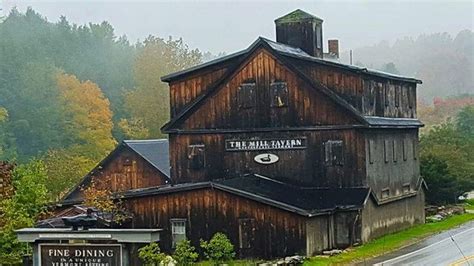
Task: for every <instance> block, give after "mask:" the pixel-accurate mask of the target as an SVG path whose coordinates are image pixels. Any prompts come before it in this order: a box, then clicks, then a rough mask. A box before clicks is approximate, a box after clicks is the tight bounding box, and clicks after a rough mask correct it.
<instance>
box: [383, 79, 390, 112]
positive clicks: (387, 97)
mask: <svg viewBox="0 0 474 266" xmlns="http://www.w3.org/2000/svg"><path fill="white" fill-rule="evenodd" d="M384 86H385V106H388V105H389V104H390V84H387V83H385V84H384Z"/></svg>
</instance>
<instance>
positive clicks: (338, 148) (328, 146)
mask: <svg viewBox="0 0 474 266" xmlns="http://www.w3.org/2000/svg"><path fill="white" fill-rule="evenodd" d="M324 154H325V160H324V161H325V163H326V165H328V166H341V165H344V152H343V143H342V140H328V141H326V142H325V143H324Z"/></svg>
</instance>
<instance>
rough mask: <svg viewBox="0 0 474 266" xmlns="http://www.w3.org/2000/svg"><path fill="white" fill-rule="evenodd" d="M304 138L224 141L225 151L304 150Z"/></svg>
mask: <svg viewBox="0 0 474 266" xmlns="http://www.w3.org/2000/svg"><path fill="white" fill-rule="evenodd" d="M305 148H306V138H288V139H247V140H226V141H225V150H226V151H261V150H294V149H305Z"/></svg>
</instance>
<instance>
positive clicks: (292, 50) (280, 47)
mask: <svg viewBox="0 0 474 266" xmlns="http://www.w3.org/2000/svg"><path fill="white" fill-rule="evenodd" d="M258 48H265V49H266V50H268V51H269V52H270V53H271V54H273V55H274V56H275V57H276V58H277V59H278V60H280V61H282V63H283V64H284V65H285V66H286V67H288V68H289V69H290V70H291V71H293V72H295V73H296V74H297V75H298V76H299V77H300V78H302V79H303V80H304V81H305V82H306V83H308V84H309V85H310V86H311V87H313V88H314V89H317V90H319V91H320V92H322V93H323V94H325V95H326V96H328V97H329V98H330V99H331V100H333V101H334V102H336V103H337V104H338V105H339V106H341V107H343V108H344V109H346V111H348V112H349V113H350V114H352V115H354V117H355V118H356V120H358V121H359V122H361V123H362V124H363V125H367V126H379V125H378V124H377V123H375V124H372V123H371V122H372V121H374V120H368V119H366V117H365V116H364V115H362V114H361V112H359V111H358V110H357V109H356V108H355V107H354V106H352V105H351V104H350V103H348V102H347V101H346V100H345V99H343V98H342V97H341V96H339V95H338V94H337V93H336V92H334V91H333V90H331V89H329V88H328V87H326V86H325V85H324V84H322V83H320V82H317V81H315V80H313V79H311V78H310V77H308V76H307V75H306V74H305V73H304V72H303V71H302V70H300V69H299V67H298V66H297V65H296V64H295V63H293V62H292V61H291V60H288V59H295V58H296V59H299V60H306V61H311V62H316V63H321V64H325V65H331V66H336V67H341V68H345V69H346V70H350V71H357V72H361V73H365V74H368V75H376V76H383V77H386V78H391V79H403V80H404V81H409V82H415V83H418V82H420V83H421V81H419V80H416V79H412V78H405V77H401V76H397V75H391V74H387V73H383V72H379V71H373V70H370V71H369V70H368V69H366V68H361V67H357V66H349V65H344V64H340V63H335V62H332V61H327V60H324V59H319V58H315V57H313V56H310V55H308V54H307V53H306V52H304V51H303V50H301V49H300V48H296V47H292V46H289V45H285V44H281V43H277V42H273V41H270V40H268V39H265V38H262V37H259V38H258V39H257V40H256V41H255V42H254V43H252V45H250V46H249V47H248V48H247V49H246V50H244V51H242V52H239V53H236V54H234V55H231V56H228V59H227V60H229V58H234V59H235V58H238V60H237V61H236V63H235V64H234V65H233V66H232V67H230V68H229V69H228V70H227V71H226V73H225V74H224V75H223V76H222V77H221V78H220V79H219V80H217V81H216V82H215V83H214V84H212V85H211V86H210V88H209V89H207V90H206V91H205V92H204V93H202V94H201V95H199V96H198V97H196V98H195V99H194V100H193V101H191V102H190V103H189V104H188V105H187V106H186V107H185V108H183V109H182V110H181V112H179V113H178V114H177V115H175V116H174V117H173V118H172V119H171V120H170V121H169V122H168V123H166V124H165V125H164V126H163V127H162V128H161V130H162V131H163V132H164V133H171V130H172V129H173V128H175V127H176V126H177V125H178V123H179V122H180V121H181V120H184V119H185V118H186V117H188V116H189V115H190V114H191V113H192V111H193V110H195V109H196V108H197V107H198V106H199V105H200V104H202V102H203V101H204V99H206V98H207V97H208V96H210V95H212V94H213V93H214V92H216V91H217V90H218V89H219V88H220V87H221V86H222V85H224V84H225V83H226V82H228V81H229V80H230V78H231V77H232V74H233V73H234V72H235V71H237V70H238V69H239V66H240V65H241V63H242V62H243V61H245V60H246V59H248V58H249V57H250V56H251V55H252V53H253V52H254V51H256V50H257V49H258ZM222 62H223V61H221V60H216V61H214V62H208V63H206V66H202V68H205V67H208V66H210V65H216V64H219V63H222ZM196 69H201V67H199V66H197V67H195V68H193V69H192V70H191V71H192V72H194V71H196ZM187 74H189V73H187V72H186V71H181V72H179V73H177V74H176V76H171V75H168V76H165V77H163V78H162V80H163V81H169V80H173V79H175V78H179V77H182V76H183V75H187ZM420 124H421V123H420ZM395 126H403V125H402V124H400V123H398V124H397V125H395ZM412 126H413V125H412Z"/></svg>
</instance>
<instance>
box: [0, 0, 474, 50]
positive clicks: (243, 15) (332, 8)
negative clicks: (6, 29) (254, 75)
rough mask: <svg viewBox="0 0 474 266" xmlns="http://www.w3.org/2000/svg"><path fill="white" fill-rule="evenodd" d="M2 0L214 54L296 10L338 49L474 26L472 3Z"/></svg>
mask: <svg viewBox="0 0 474 266" xmlns="http://www.w3.org/2000/svg"><path fill="white" fill-rule="evenodd" d="M0 1H1V3H2V5H1V7H2V8H3V12H4V14H5V13H8V10H10V9H11V8H12V7H13V6H16V7H17V8H18V9H19V10H20V11H22V12H24V11H25V10H26V8H27V7H28V6H31V7H33V8H34V9H35V10H36V11H38V12H39V13H41V14H42V15H43V16H46V17H47V19H48V20H49V21H52V22H57V21H58V20H59V17H60V16H61V15H64V16H66V17H67V19H68V20H69V21H70V22H73V23H77V24H85V23H89V22H94V23H100V22H102V21H104V20H105V21H108V22H110V23H111V24H112V26H113V27H114V28H115V31H116V34H117V35H123V34H125V35H127V37H128V38H129V40H131V41H132V42H135V41H136V40H137V39H141V40H143V39H144V38H145V37H146V36H148V35H150V34H152V35H155V36H160V37H168V36H170V35H171V36H173V37H182V38H183V39H184V41H185V42H186V43H187V44H188V45H189V46H190V47H191V48H198V49H200V50H202V51H210V52H212V53H215V54H217V53H219V52H226V53H230V52H234V51H237V50H240V49H243V48H246V47H247V46H248V45H250V43H251V42H253V41H254V40H255V39H256V38H257V37H258V36H264V37H267V38H269V39H272V40H274V39H275V30H274V22H273V21H274V19H276V18H278V17H280V16H282V15H285V14H287V13H289V12H291V11H293V10H295V9H296V8H301V9H303V10H304V11H306V12H308V13H311V14H314V15H316V16H318V17H320V18H322V19H324V24H323V31H324V33H323V37H324V39H325V40H326V39H328V38H337V39H339V40H340V46H341V50H348V49H353V48H357V47H361V46H365V45H372V44H375V43H378V42H380V41H381V40H388V41H394V40H395V39H397V38H402V37H404V36H413V37H416V36H418V35H419V34H421V33H434V32H448V33H450V34H451V35H452V36H453V37H454V36H455V35H456V34H457V33H458V32H459V31H461V30H463V29H471V30H472V29H473V13H474V7H473V3H472V2H471V1H291V0H289V1H278V2H275V1H215V2H211V1H186V2H184V1H179V2H178V1H174V2H170V1H168V2H165V1H140V2H137V1H131V0H129V1H70V0H62V1H24V0H0ZM325 46H326V47H325V49H327V45H325Z"/></svg>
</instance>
